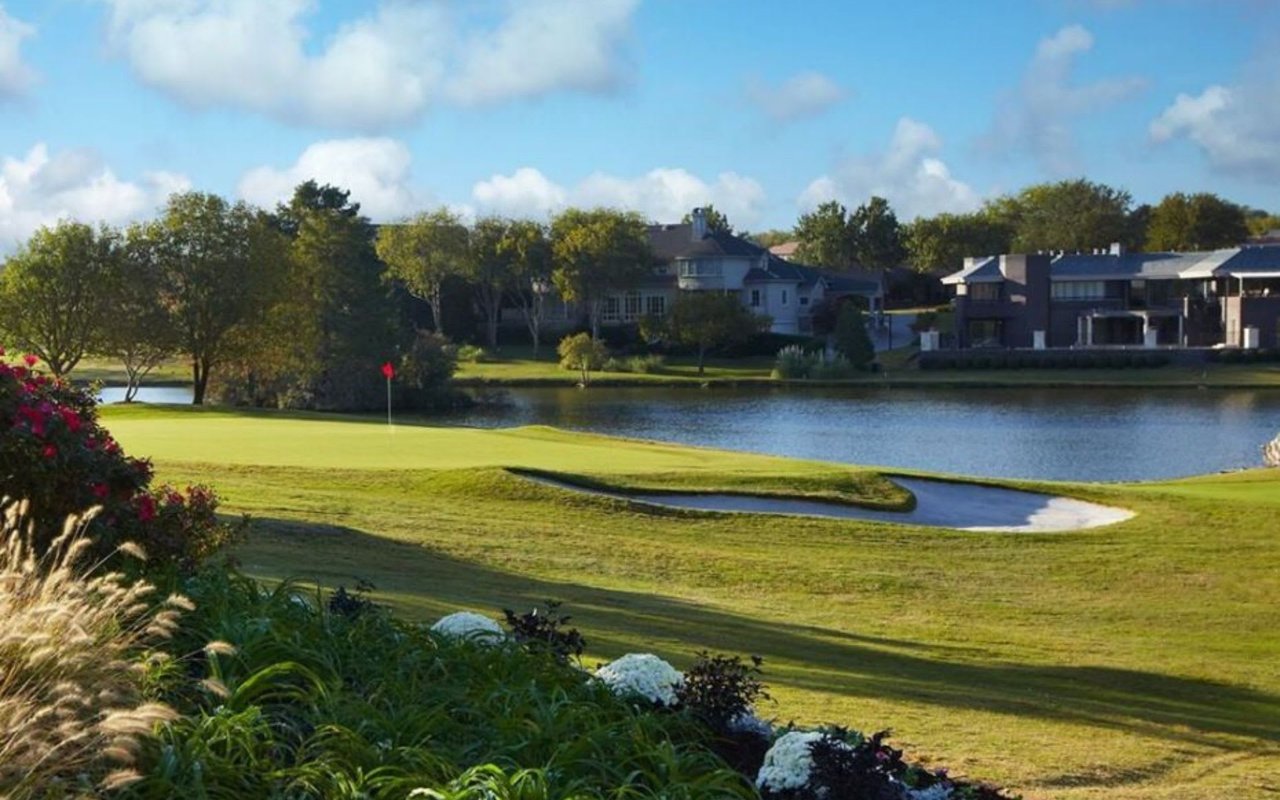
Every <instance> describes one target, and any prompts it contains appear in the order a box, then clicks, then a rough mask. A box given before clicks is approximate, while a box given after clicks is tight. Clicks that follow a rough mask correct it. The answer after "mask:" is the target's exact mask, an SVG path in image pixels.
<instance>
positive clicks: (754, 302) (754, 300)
mask: <svg viewBox="0 0 1280 800" xmlns="http://www.w3.org/2000/svg"><path fill="white" fill-rule="evenodd" d="M751 307H752V308H759V307H760V290H759V289H752V290H751Z"/></svg>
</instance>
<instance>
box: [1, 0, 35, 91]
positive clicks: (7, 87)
mask: <svg viewBox="0 0 1280 800" xmlns="http://www.w3.org/2000/svg"><path fill="white" fill-rule="evenodd" d="M35 32H36V29H35V28H33V27H32V26H30V25H28V24H27V23H25V22H23V21H22V20H19V19H15V18H13V17H11V16H9V14H8V13H6V12H5V10H4V6H3V5H0V99H4V98H5V97H16V96H18V95H21V94H23V93H25V92H26V91H27V89H29V88H30V87H31V84H33V83H35V80H36V73H35V70H33V69H31V67H29V66H27V64H26V63H25V62H24V61H23V60H22V40H23V39H26V38H28V37H30V36H34V35H35Z"/></svg>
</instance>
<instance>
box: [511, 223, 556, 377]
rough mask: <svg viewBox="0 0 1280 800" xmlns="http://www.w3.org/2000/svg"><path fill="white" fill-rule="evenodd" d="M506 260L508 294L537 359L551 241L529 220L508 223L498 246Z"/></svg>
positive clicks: (548, 281)
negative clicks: (509, 269) (508, 277)
mask: <svg viewBox="0 0 1280 800" xmlns="http://www.w3.org/2000/svg"><path fill="white" fill-rule="evenodd" d="M499 247H500V248H501V250H502V253H503V255H504V257H506V258H507V259H509V260H510V264H511V283H510V284H509V286H508V290H509V292H510V294H511V297H512V298H514V299H515V301H516V304H517V305H519V307H520V313H521V315H523V316H524V321H525V325H526V326H527V327H528V328H529V337H530V338H531V339H532V340H533V357H534V358H535V359H536V358H537V357H538V349H539V347H540V346H541V343H542V320H543V318H544V317H545V315H546V300H547V295H548V294H550V292H551V289H552V283H551V262H552V258H551V240H550V238H548V236H547V229H546V226H544V225H542V224H541V223H538V222H534V221H533V220H527V219H519V220H512V221H511V223H510V224H509V225H508V226H507V229H506V232H505V233H504V235H503V237H502V242H501V244H500V245H499Z"/></svg>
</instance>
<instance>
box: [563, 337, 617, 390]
mask: <svg viewBox="0 0 1280 800" xmlns="http://www.w3.org/2000/svg"><path fill="white" fill-rule="evenodd" d="M556 353H557V354H558V355H559V356H560V367H561V368H562V369H568V370H576V371H577V372H578V373H579V374H580V375H581V376H582V384H583V385H584V386H585V385H587V384H588V383H591V372H592V370H598V369H600V367H601V366H603V365H604V361H605V358H606V357H607V355H608V354H607V353H606V351H605V348H604V345H603V344H601V343H600V342H598V341H596V340H595V339H592V338H591V334H589V333H575V334H573V335H572V336H566V337H564V338H563V339H561V340H560V344H559V345H557V346H556Z"/></svg>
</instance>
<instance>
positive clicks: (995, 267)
mask: <svg viewBox="0 0 1280 800" xmlns="http://www.w3.org/2000/svg"><path fill="white" fill-rule="evenodd" d="M1002 280H1004V275H1003V274H1001V272H1000V256H982V257H981V258H975V259H973V263H971V264H968V265H967V266H965V268H964V269H962V270H960V271H959V272H955V273H952V274H951V275H948V276H947V277H945V278H943V279H942V282H943V283H945V284H948V285H950V284H955V283H994V282H996V281H1002Z"/></svg>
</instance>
